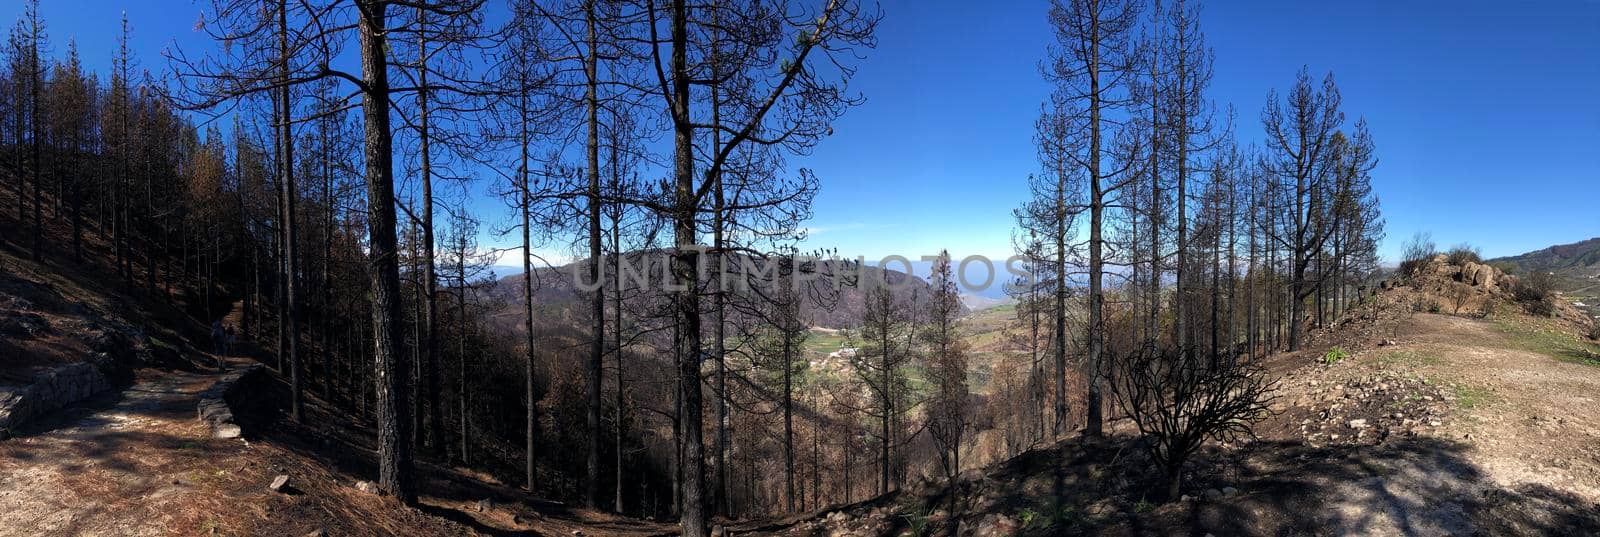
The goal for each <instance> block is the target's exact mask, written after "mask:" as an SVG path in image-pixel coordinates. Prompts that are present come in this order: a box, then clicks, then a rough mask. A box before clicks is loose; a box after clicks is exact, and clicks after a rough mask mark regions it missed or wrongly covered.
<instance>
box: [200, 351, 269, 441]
mask: <svg viewBox="0 0 1600 537" xmlns="http://www.w3.org/2000/svg"><path fill="white" fill-rule="evenodd" d="M260 371H261V365H260V364H251V365H248V366H245V367H243V368H240V369H235V370H233V371H230V372H228V373H224V374H223V375H222V377H221V378H219V379H217V382H216V383H215V384H212V385H211V387H210V388H207V389H206V391H204V392H201V393H200V403H199V405H198V406H199V408H198V410H199V417H200V421H202V422H205V423H206V425H208V426H210V427H211V437H212V438H238V437H239V436H240V435H242V434H244V429H242V428H240V427H239V424H238V423H237V422H236V421H235V420H234V416H233V406H232V405H231V404H230V403H229V401H230V400H232V399H234V397H233V396H234V395H235V394H236V392H237V391H238V390H240V389H241V388H240V386H243V385H244V384H245V381H246V380H247V379H249V378H250V377H251V376H253V375H258V374H260Z"/></svg>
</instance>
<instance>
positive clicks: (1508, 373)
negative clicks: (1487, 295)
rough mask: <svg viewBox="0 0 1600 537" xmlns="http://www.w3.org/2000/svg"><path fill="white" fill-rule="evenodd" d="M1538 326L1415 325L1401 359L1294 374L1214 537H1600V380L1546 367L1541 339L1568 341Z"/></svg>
mask: <svg viewBox="0 0 1600 537" xmlns="http://www.w3.org/2000/svg"><path fill="white" fill-rule="evenodd" d="M1517 323H1527V324H1517ZM1537 326H1542V325H1540V324H1539V322H1538V321H1533V320H1530V319H1527V318H1522V317H1520V316H1516V317H1508V318H1502V319H1496V320H1478V319H1468V318H1464V317H1454V316H1448V315H1438V314H1417V315H1415V316H1411V317H1410V318H1406V319H1402V320H1400V321H1399V323H1398V326H1397V327H1396V329H1395V330H1394V331H1393V336H1394V340H1395V341H1394V344H1392V345H1386V346H1380V347H1376V348H1372V349H1368V350H1365V351H1361V352H1357V353H1356V354H1355V355H1353V356H1351V357H1350V358H1348V359H1346V360H1344V361H1341V362H1339V363H1336V364H1332V365H1320V364H1319V365H1303V366H1301V367H1300V368H1299V369H1296V370H1293V371H1286V372H1285V373H1286V376H1285V385H1286V386H1285V388H1286V389H1285V390H1284V392H1285V393H1284V395H1285V397H1286V402H1287V403H1288V404H1287V407H1286V408H1285V409H1284V410H1285V412H1284V413H1283V414H1282V415H1280V416H1278V417H1275V418H1274V419H1273V420H1272V421H1273V422H1274V423H1273V426H1274V427H1275V428H1276V430H1275V431H1274V433H1275V434H1273V436H1274V439H1273V440H1274V442H1268V443H1265V444H1264V445H1261V446H1257V447H1256V449H1252V450H1248V452H1249V453H1250V454H1249V455H1247V456H1245V457H1244V460H1243V463H1242V464H1241V472H1242V473H1243V474H1244V475H1243V476H1242V477H1241V478H1240V480H1241V481H1242V482H1244V483H1245V484H1241V485H1240V488H1241V489H1244V490H1245V492H1244V493H1243V495H1242V496H1241V497H1240V498H1239V499H1237V500H1234V501H1230V502H1224V503H1223V505H1220V506H1217V507H1215V508H1213V510H1209V511H1207V512H1208V516H1203V517H1201V518H1202V519H1203V520H1205V523H1204V524H1203V525H1204V526H1205V527H1207V528H1209V529H1216V530H1222V531H1219V532H1218V534H1222V532H1223V531H1226V532H1228V533H1239V534H1260V533H1263V532H1262V531H1261V530H1262V529H1263V528H1276V529H1282V528H1284V527H1288V528H1294V529H1296V530H1304V531H1306V532H1311V533H1334V534H1359V535H1406V536H1411V535H1461V534H1473V533H1489V534H1501V533H1509V534H1588V533H1589V532H1590V531H1600V526H1597V524H1600V522H1597V519H1596V516H1595V515H1594V514H1593V512H1592V509H1593V508H1595V507H1600V503H1596V502H1600V417H1597V416H1596V415H1595V413H1593V412H1589V411H1588V409H1593V408H1595V404H1596V402H1597V401H1596V398H1600V367H1595V366H1592V365H1584V364H1580V363H1570V362H1563V361H1560V360H1557V359H1556V358H1555V357H1552V356H1550V355H1547V354H1545V353H1544V352H1547V351H1548V346H1545V345H1542V344H1541V340H1539V339H1537V338H1541V337H1558V336H1556V335H1554V334H1553V333H1551V332H1546V333H1543V335H1539V333H1538V332H1537V331H1536V329H1535V328H1530V327H1537ZM1524 329H1526V330H1534V332H1518V331H1519V330H1524ZM1529 334H1534V335H1529ZM1318 359H1319V357H1317V356H1312V355H1310V354H1305V355H1302V356H1299V357H1298V361H1299V363H1301V364H1307V363H1309V362H1313V361H1317V360H1318ZM1246 521H1248V522H1246ZM1574 531H1576V532H1578V533H1573V532H1574ZM1266 533H1271V532H1266Z"/></svg>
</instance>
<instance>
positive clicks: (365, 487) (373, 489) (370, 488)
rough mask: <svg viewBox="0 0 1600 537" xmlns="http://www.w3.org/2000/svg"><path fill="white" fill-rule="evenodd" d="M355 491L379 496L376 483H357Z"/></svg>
mask: <svg viewBox="0 0 1600 537" xmlns="http://www.w3.org/2000/svg"><path fill="white" fill-rule="evenodd" d="M356 490H359V491H361V492H365V493H367V494H380V493H381V492H380V491H379V490H378V485H377V483H373V482H371V481H357V482H356Z"/></svg>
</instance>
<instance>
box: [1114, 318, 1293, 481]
mask: <svg viewBox="0 0 1600 537" xmlns="http://www.w3.org/2000/svg"><path fill="white" fill-rule="evenodd" d="M1201 354H1205V353H1198V352H1179V351H1177V350H1156V349H1150V348H1145V349H1143V350H1139V351H1136V352H1133V353H1131V354H1128V355H1126V356H1124V357H1122V358H1121V359H1120V360H1118V361H1119V362H1120V364H1119V366H1120V367H1118V368H1116V371H1117V372H1116V375H1115V377H1114V378H1113V382H1114V388H1115V389H1114V390H1113V391H1112V393H1113V394H1115V396H1116V398H1117V402H1118V404H1119V406H1121V407H1122V410H1123V411H1124V412H1126V413H1127V415H1128V417H1129V418H1130V419H1132V420H1133V423H1134V425H1135V426H1137V427H1138V429H1139V433H1140V434H1141V435H1143V436H1144V438H1145V442H1144V444H1145V449H1146V450H1147V452H1148V453H1149V455H1150V458H1151V460H1152V461H1153V462H1155V463H1156V465H1157V466H1158V467H1159V468H1160V469H1161V472H1162V475H1163V476H1164V478H1165V481H1164V485H1165V487H1164V488H1165V489H1166V490H1164V491H1163V492H1164V495H1165V497H1166V499H1167V500H1168V501H1174V500H1177V499H1178V498H1179V488H1180V486H1181V479H1182V477H1181V476H1182V475H1183V464H1184V461H1187V460H1188V459H1189V457H1190V456H1191V455H1193V454H1194V453H1195V452H1196V451H1197V450H1199V449H1200V446H1201V445H1202V444H1203V443H1205V441H1206V440H1216V441H1221V442H1232V441H1234V440H1237V439H1238V438H1241V437H1253V436H1254V433H1253V432H1252V431H1251V427H1252V426H1253V425H1254V424H1255V423H1256V422H1259V421H1261V420H1263V419H1266V418H1267V417H1268V416H1270V415H1271V414H1272V410H1271V405H1272V402H1273V401H1274V400H1276V399H1277V396H1276V395H1274V391H1275V389H1276V384H1275V383H1274V382H1273V381H1272V380H1271V379H1270V378H1269V376H1268V375H1267V373H1266V370H1265V369H1262V368H1261V367H1260V366H1257V365H1255V364H1254V363H1249V362H1242V361H1239V360H1236V359H1221V360H1218V359H1212V358H1203V357H1201V356H1200V355H1201Z"/></svg>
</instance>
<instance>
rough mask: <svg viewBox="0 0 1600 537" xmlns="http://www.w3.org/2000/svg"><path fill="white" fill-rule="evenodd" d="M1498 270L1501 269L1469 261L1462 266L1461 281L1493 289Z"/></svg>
mask: <svg viewBox="0 0 1600 537" xmlns="http://www.w3.org/2000/svg"><path fill="white" fill-rule="evenodd" d="M1496 272H1499V269H1496V268H1494V267H1491V266H1489V265H1484V264H1479V263H1473V262H1470V261H1469V262H1467V264H1466V265H1463V266H1462V267H1461V282H1462V283H1466V284H1469V285H1472V286H1474V287H1482V288H1485V289H1490V290H1492V289H1494V282H1495V273H1496Z"/></svg>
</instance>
